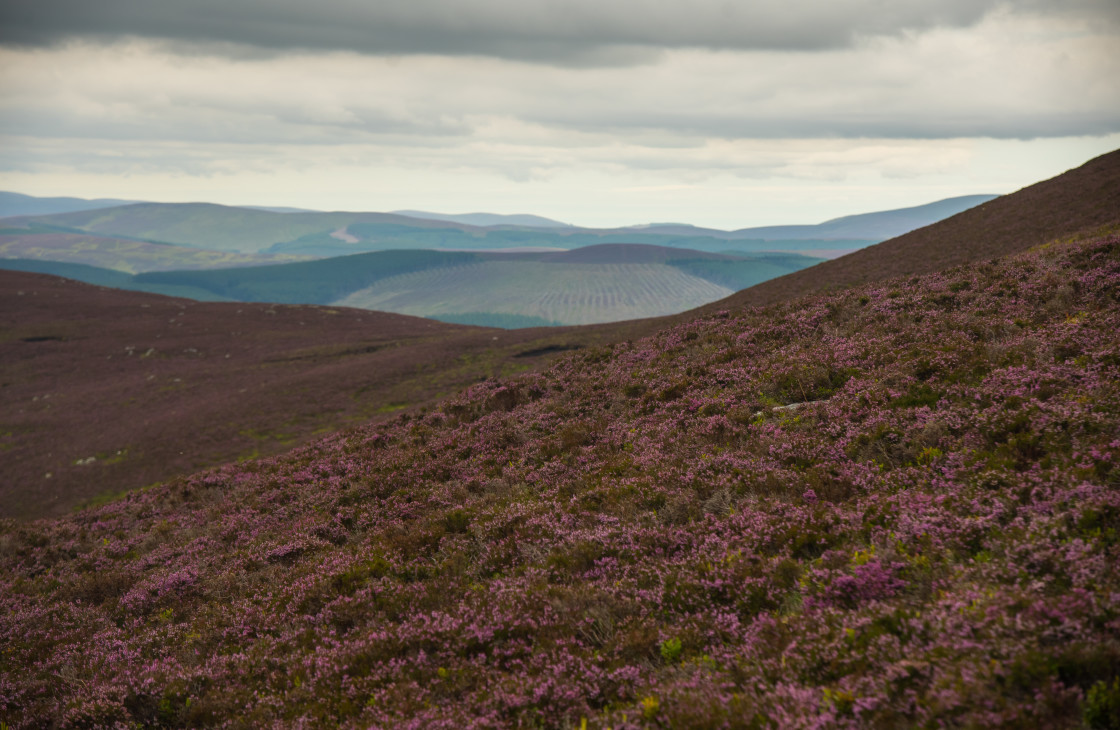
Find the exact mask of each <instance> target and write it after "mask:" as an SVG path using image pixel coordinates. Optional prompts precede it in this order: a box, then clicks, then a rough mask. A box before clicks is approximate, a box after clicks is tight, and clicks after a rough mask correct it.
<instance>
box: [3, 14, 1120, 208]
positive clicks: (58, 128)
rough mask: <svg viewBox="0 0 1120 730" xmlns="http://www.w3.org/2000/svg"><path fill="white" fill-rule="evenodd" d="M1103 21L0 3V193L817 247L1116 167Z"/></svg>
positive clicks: (1113, 27)
mask: <svg viewBox="0 0 1120 730" xmlns="http://www.w3.org/2000/svg"><path fill="white" fill-rule="evenodd" d="M1118 48H1120V3H1118V2H1116V1H1115V0H1065V1H1064V2H1046V1H1045V0H1006V1H1003V2H995V1H990V0H939V1H935V2H931V1H927V0H892V1H891V2H889V3H885V2H882V0H756V1H754V2H750V3H747V2H735V1H734V0H688V1H687V2H684V1H680V0H565V2H556V1H555V0H364V1H363V0H318V2H315V3H309V2H306V0H176V1H175V2H152V1H151V0H98V1H97V2H90V1H89V0H4V3H3V4H2V5H0V189H2V190H9V191H15V192H22V193H27V194H31V195H39V196H59V195H66V196H76V197H86V198H98V197H112V198H126V199H142V200H155V201H166V202H187V201H209V202H216V203H224V204H230V205H239V204H243V205H274V206H294V207H303V208H311V209H318V210H377V211H389V210H397V209H414V210H429V211H437V212H443V213H465V212H474V211H486V212H494V213H535V214H538V215H544V216H548V217H550V218H555V219H557V220H561V221H565V222H568V223H573V224H577V225H586V226H604V227H605V226H621V225H628V224H638V223H649V222H685V223H692V224H695V225H703V226H711V227H716V228H725V229H733V228H743V227H748V226H761V225H773V224H785V223H817V222H821V221H823V220H826V219H829V218H833V217H836V216H841V215H847V214H854V213H862V212H869V211H874V210H884V209H890V208H897V207H904V206H910V205H920V204H923V203H927V202H932V201H934V200H939V199H942V198H947V197H953V196H957V195H968V194H976V193H1008V192H1013V191H1014V190H1017V189H1019V188H1022V187H1024V186H1026V185H1029V184H1031V183H1034V182H1037V181H1039V180H1042V179H1046V178H1049V177H1053V176H1054V175H1057V174H1059V173H1061V172H1063V171H1065V170H1067V169H1070V168H1072V167H1076V166H1078V165H1080V164H1082V163H1084V162H1085V161H1087V160H1088V159H1090V158H1092V157H1095V156H1097V155H1100V154H1103V153H1105V152H1109V151H1112V150H1115V149H1117V148H1120V51H1117V49H1118Z"/></svg>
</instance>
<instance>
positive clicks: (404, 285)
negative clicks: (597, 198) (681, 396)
mask: <svg viewBox="0 0 1120 730" xmlns="http://www.w3.org/2000/svg"><path fill="white" fill-rule="evenodd" d="M816 262H817V259H812V258H808V257H804V256H799V255H796V254H772V255H764V256H758V257H753V258H749V259H744V258H736V257H733V256H726V255H721V254H712V253H704V252H700V251H688V250H684V249H677V248H669V247H663V246H648V245H636V244H607V245H601V246H589V247H586V248H579V249H573V250H571V251H559V252H548V253H524V252H523V253H504V252H503V253H469V252H445V251H382V252H375V253H365V254H354V255H351V256H344V257H337V258H330V259H321V260H318V261H308V262H302V263H293V264H285V265H279V266H267V267H252V268H237V269H221V270H209V271H164V272H154V273H148V274H143V275H141V276H138V277H136V280H135V281H136V283H137V284H142V285H149V286H150V285H159V286H170V285H173V286H180V287H191V288H194V289H202V290H206V291H210V292H212V293H213V294H214V295H216V296H220V297H225V298H229V299H236V300H239V301H272V302H283V303H289V304H338V305H341V306H348V307H361V308H363V309H374V310H379V311H388V312H397V313H401V314H411V315H417V316H424V317H436V318H439V319H444V320H449V319H451V318H461V317H462V316H463V315H464V314H470V315H471V316H472V319H471V320H468V321H481V320H479V319H478V318H479V317H493V316H498V317H507V318H508V317H509V316H515V317H517V318H518V319H516V320H514V321H516V322H519V323H521V324H528V325H529V326H537V325H539V324H543V323H545V322H551V323H562V324H573V325H574V324H590V323H595V322H613V321H619V320H625V319H637V318H643V317H654V316H660V315H665V314H672V313H675V312H680V311H683V310H686V309H691V308H693V307H697V306H699V305H701V304H703V303H705V302H709V301H713V300H716V299H720V298H722V297H724V296H726V295H727V294H730V293H731V292H732V291H735V290H736V289H739V288H743V287H745V286H750V285H752V284H755V283H757V282H759V281H764V280H765V279H768V278H771V277H774V276H779V275H781V274H784V273H786V272H788V271H791V270H796V269H799V268H804V267H806V266H810V265H812V264H815V263H816ZM526 317H527V318H528V319H524V318H526ZM460 321H461V320H460Z"/></svg>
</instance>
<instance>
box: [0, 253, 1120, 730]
mask: <svg viewBox="0 0 1120 730" xmlns="http://www.w3.org/2000/svg"><path fill="white" fill-rule="evenodd" d="M0 551H2V552H0V606H2V608H3V610H2V611H0V627H2V628H0V637H2V639H0V640H2V645H0V716H2V717H4V718H5V721H6V722H8V723H9V724H10V725H11V726H13V727H43V726H50V725H52V724H55V725H58V726H64V727H80V726H111V725H113V724H114V723H121V724H123V725H127V724H129V723H138V724H142V725H145V726H156V725H162V726H172V727H199V726H210V725H224V726H229V727H269V726H271V727H335V726H344V727H363V728H364V727H402V728H430V727H437V728H438V727H446V728H460V727H546V728H572V727H581V726H582V724H583V722H584V721H586V726H587V727H589V728H605V727H612V728H635V727H666V728H667V727H673V728H695V727H701V728H709V727H710V728H718V727H729V728H770V727H782V728H787V727H799V728H811V727H813V728H816V727H884V728H893V727H993V726H1006V727H1024V728H1026V727H1054V728H1062V727H1066V728H1077V727H1082V726H1088V727H1097V728H1107V727H1115V724H1114V723H1115V718H1116V716H1117V712H1118V710H1120V568H1118V567H1117V566H1120V236H1112V237H1109V238H1105V239H1098V240H1093V241H1089V242H1083V243H1077V244H1066V245H1061V246H1051V247H1049V248H1047V249H1045V250H1042V251H1040V252H1035V253H1029V254H1024V255H1020V256H1018V257H1017V258H1013V259H1008V260H1003V261H999V262H990V263H983V264H976V265H971V266H968V267H967V268H959V269H951V270H947V271H944V272H941V273H935V274H929V275H926V276H924V277H920V278H919V277H914V278H903V279H893V280H888V281H885V282H882V283H879V284H875V285H869V286H865V287H863V288H858V289H854V290H851V291H848V292H843V293H837V294H830V295H817V296H814V297H811V298H807V299H803V300H799V301H795V302H792V303H788V304H782V305H776V306H774V307H772V308H770V309H765V310H757V309H749V310H745V311H736V312H722V313H718V314H714V315H713V316H711V317H708V318H705V319H701V320H696V321H693V322H688V323H684V324H681V325H679V326H677V327H675V328H673V329H669V330H666V331H664V332H662V333H660V334H658V335H656V336H654V337H651V338H648V339H645V340H640V341H637V342H633V343H624V344H618V345H615V346H613V347H606V348H596V349H593V350H589V351H585V352H581V353H578V354H575V355H573V356H571V357H569V358H567V359H564V360H562V361H560V362H559V363H558V364H556V365H554V366H553V367H552V368H551V369H550V370H548V371H547V372H544V373H542V374H533V375H526V376H523V377H521V378H518V379H514V380H509V381H488V382H486V383H483V384H481V385H478V386H475V387H474V388H472V389H471V390H469V391H467V392H466V393H465V394H463V395H461V396H460V397H457V398H454V399H452V400H450V401H447V402H445V403H444V404H443V405H442V406H440V407H439V408H436V409H434V410H431V411H429V412H425V413H423V414H413V415H408V416H402V417H400V418H398V419H397V420H396V421H394V422H392V423H387V424H380V425H372V426H369V427H365V428H361V429H358V430H354V431H351V432H347V433H343V434H340V435H336V436H333V437H331V438H328V439H326V440H323V441H321V442H319V443H317V444H315V445H314V446H311V447H307V448H304V449H301V450H299V451H296V452H293V453H291V454H289V455H286V456H283V457H279V458H276V459H272V460H268V461H255V462H247V463H244V464H241V465H237V466H230V467H226V468H223V469H219V470H215V471H211V472H208V473H204V474H200V475H197V476H194V477H192V478H188V479H181V480H177V481H174V482H171V483H169V484H167V485H164V486H157V487H152V488H150V489H148V490H145V491H143V492H138V493H134V494H132V495H130V496H129V497H127V498H125V499H121V500H119V501H117V502H114V503H111V504H108V505H105V506H103V507H100V508H98V509H94V510H87V511H85V512H82V513H79V514H76V515H74V516H72V517H70V518H67V519H63V520H58V521H42V522H37V523H32V524H27V525H16V524H14V523H10V522H9V523H4V525H3V527H2V533H0ZM1110 723H1111V724H1110Z"/></svg>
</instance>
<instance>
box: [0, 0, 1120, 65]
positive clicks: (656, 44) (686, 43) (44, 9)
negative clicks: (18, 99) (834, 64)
mask: <svg viewBox="0 0 1120 730" xmlns="http://www.w3.org/2000/svg"><path fill="white" fill-rule="evenodd" d="M996 8H1005V9H1006V8H1014V9H1015V10H1018V11H1024V12H1031V13H1042V14H1046V15H1053V14H1062V15H1076V16H1077V17H1082V18H1092V19H1094V21H1096V22H1102V21H1104V22H1111V23H1115V22H1116V20H1117V18H1118V17H1120V6H1118V5H1117V4H1116V3H1115V2H1114V0H1069V1H1067V2H1061V3H1057V2H1041V1H1039V0H1012V1H1011V2H1008V0H1003V1H1002V2H1001V1H1000V0H936V1H931V0H892V2H889V3H884V2H881V0H810V1H806V0H800V1H791V0H760V1H759V2H751V3H741V2H732V1H731V0H691V1H690V2H672V1H671V0H611V1H610V2H604V1H603V0H567V1H566V2H563V3H557V2H554V1H553V0H517V2H510V1H509V0H379V1H378V2H374V3H370V2H361V1H360V0H321V1H320V2H314V3H309V2H306V1H305V0H175V2H152V1H151V0H98V1H97V2H89V0H6V2H5V3H3V5H2V6H0V43H7V44H23V45H49V44H54V43H58V42H61V41H64V40H68V39H73V38H85V39H89V38H102V39H119V38H122V37H128V36H132V37H140V38H158V39H164V40H171V41H180V42H187V43H196V44H215V43H217V44H230V45H231V46H233V47H240V48H242V52H244V49H246V48H255V49H264V50H269V51H274V52H275V51H290V50H314V51H353V52H356V53H363V54H374V55H386V54H390V55H391V54H429V53H430V54H440V55H464V54H470V55H483V56H491V57H498V58H511V59H523V60H534V61H545V62H560V63H576V64H590V65H603V64H605V65H613V64H627V63H637V62H642V61H648V60H650V59H651V58H652V57H653V55H652V54H653V53H655V52H656V51H659V50H664V49H679V48H705V49H710V50H783V51H811V50H823V49H836V48H843V47H849V46H851V45H853V44H854V43H856V42H857V41H858V40H860V39H864V38H870V37H899V36H902V35H906V34H913V33H920V32H923V31H927V30H930V29H934V28H962V27H970V26H972V25H974V24H976V23H977V22H979V21H980V20H981V19H982V18H983V17H984V16H985V15H987V14H988V13H989V12H991V11H992V10H994V9H996ZM230 52H234V51H233V50H232V49H230Z"/></svg>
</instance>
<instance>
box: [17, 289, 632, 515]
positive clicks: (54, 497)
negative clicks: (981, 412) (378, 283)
mask: <svg viewBox="0 0 1120 730" xmlns="http://www.w3.org/2000/svg"><path fill="white" fill-rule="evenodd" d="M110 273H112V272H110ZM647 331H648V330H647ZM618 334H619V331H617V330H614V331H612V332H611V333H610V336H618ZM605 336H607V333H604V332H602V331H598V330H581V331H578V332H573V331H571V330H564V329H558V330H544V331H532V330H522V331H519V332H501V331H495V330H481V329H474V328H464V327H456V326H453V325H445V324H441V323H439V322H434V321H430V320H419V319H415V318H412V317H403V316H399V315H393V314H385V313H380V312H367V311H359V310H350V309H341V308H324V307H299V306H272V305H266V304H221V303H211V304H206V303H199V302H194V301H190V300H185V299H169V298H167V297H160V296H154V295H146V294H140V293H137V292H125V291H118V290H114V289H103V288H99V287H94V286H88V285H85V284H80V283H77V282H74V281H68V280H66V279H60V278H57V277H54V276H45V275H40V274H31V273H20V272H15V271H0V454H2V455H3V462H4V480H3V481H2V483H0V517H21V518H28V517H39V516H43V515H47V514H54V515H57V514H62V513H65V512H67V511H69V510H70V509H72V508H73V507H75V506H76V505H78V504H80V503H82V502H83V501H86V500H89V499H93V498H99V497H103V496H104V495H105V494H106V493H118V492H122V491H124V490H129V489H138V488H140V487H144V486H147V485H149V484H152V483H154V482H157V481H161V480H165V479H169V478H171V477H173V476H175V475H178V474H184V473H189V472H191V471H194V470H197V469H200V468H204V467H208V466H212V465H215V464H221V463H225V462H230V461H234V460H237V459H241V458H247V457H250V456H255V455H260V454H265V455H267V454H275V453H278V452H280V451H285V450H287V449H290V448H292V447H293V446H295V445H297V444H300V443H303V442H305V441H306V440H307V439H309V438H310V437H311V436H312V435H313V434H316V433H323V432H327V431H333V430H336V429H338V428H342V427H344V426H346V425H348V424H350V423H354V422H366V421H368V420H369V419H371V418H373V419H383V418H387V417H388V416H389V414H391V413H393V412H395V411H397V410H401V409H404V408H415V407H418V406H421V405H424V404H426V403H430V402H432V401H433V400H434V399H436V398H439V397H444V396H447V395H450V394H452V393H455V392H457V391H458V390H459V389H461V388H463V387H465V386H467V385H469V384H471V383H474V382H477V381H478V380H479V379H481V378H486V377H494V376H497V375H500V374H503V373H512V372H519V371H522V370H525V369H528V368H532V367H538V366H539V365H540V364H541V363H543V362H546V361H547V360H549V359H550V358H552V357H554V356H555V355H556V354H558V353H559V352H562V351H563V350H564V349H565V348H573V347H581V346H586V345H590V344H594V343H597V342H602V341H603V338H604V337H605Z"/></svg>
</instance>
